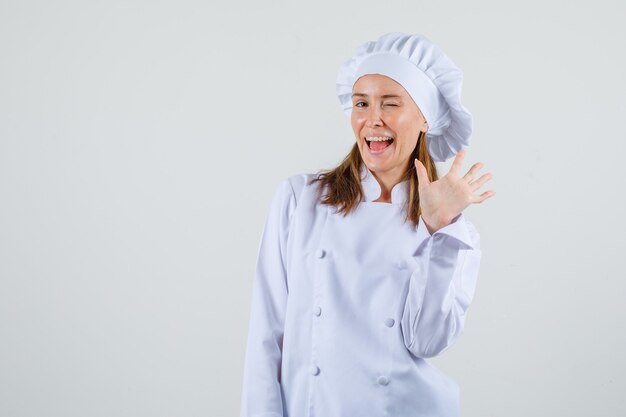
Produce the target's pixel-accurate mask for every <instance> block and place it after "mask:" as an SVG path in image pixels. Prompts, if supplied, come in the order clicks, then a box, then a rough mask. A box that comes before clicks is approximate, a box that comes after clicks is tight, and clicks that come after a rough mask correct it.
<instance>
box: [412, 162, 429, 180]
mask: <svg viewBox="0 0 626 417" xmlns="http://www.w3.org/2000/svg"><path fill="white" fill-rule="evenodd" d="M414 162H415V172H417V182H418V184H419V185H427V184H430V181H429V180H428V171H426V167H425V166H424V164H422V161H420V160H419V159H417V158H415V161H414Z"/></svg>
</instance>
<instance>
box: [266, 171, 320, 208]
mask: <svg viewBox="0 0 626 417" xmlns="http://www.w3.org/2000/svg"><path fill="white" fill-rule="evenodd" d="M316 176H317V175H316V174H311V173H300V174H295V175H290V176H288V177H286V178H284V179H282V180H281V181H280V182H279V184H278V186H277V187H276V189H275V191H274V198H273V203H272V206H273V208H274V209H278V208H282V209H283V210H287V211H292V210H293V209H295V207H296V206H297V205H299V203H300V202H302V201H305V200H308V199H310V197H311V196H315V195H316V193H317V187H318V184H317V183H314V182H313V179H315V177H316Z"/></svg>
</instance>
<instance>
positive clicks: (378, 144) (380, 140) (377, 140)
mask: <svg viewBox="0 0 626 417" xmlns="http://www.w3.org/2000/svg"><path fill="white" fill-rule="evenodd" d="M364 139H365V142H367V146H368V147H369V148H370V149H371V150H372V151H374V152H381V151H382V150H384V149H385V148H386V147H388V146H389V145H391V144H392V143H393V138H392V137H391V136H372V137H365V138H364Z"/></svg>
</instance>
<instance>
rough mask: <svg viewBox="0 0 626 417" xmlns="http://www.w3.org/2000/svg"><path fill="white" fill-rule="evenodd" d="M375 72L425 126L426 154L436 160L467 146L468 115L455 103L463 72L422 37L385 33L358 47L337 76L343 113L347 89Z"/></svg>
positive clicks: (349, 99) (470, 125)
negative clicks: (408, 101)
mask: <svg viewBox="0 0 626 417" xmlns="http://www.w3.org/2000/svg"><path fill="white" fill-rule="evenodd" d="M366 74H381V75H385V76H387V77H389V78H391V79H393V80H394V81H396V82H398V83H399V84H400V85H402V86H403V87H404V89H405V90H406V91H407V92H408V93H409V95H410V96H411V98H412V99H413V101H415V104H417V106H418V107H419V109H420V110H421V112H422V114H423V115H424V117H425V118H426V121H427V122H428V132H427V135H426V139H427V140H426V141H427V144H428V152H429V153H430V155H431V157H432V158H433V159H434V160H435V161H438V162H443V161H445V160H447V159H449V158H450V157H452V156H454V155H455V154H456V153H457V152H458V151H460V150H461V149H462V148H464V147H467V146H469V142H470V136H471V134H472V129H473V119H472V115H471V114H470V112H469V111H468V110H467V109H466V108H465V107H464V106H463V105H462V104H461V89H462V86H463V73H462V72H461V70H460V69H459V68H458V67H457V66H456V65H455V64H454V63H453V62H452V60H451V59H450V58H448V56H446V54H444V52H443V51H442V50H441V49H440V48H439V47H437V46H436V45H435V44H433V43H432V42H431V41H430V40H429V39H428V38H426V37H425V36H423V35H418V34H414V35H411V34H406V33H400V32H391V33H387V34H385V35H383V36H381V37H380V38H378V40H376V41H373V42H366V43H365V44H363V45H361V46H360V47H359V48H358V49H357V50H356V53H355V54H354V56H352V57H351V58H350V59H348V60H347V61H346V62H345V63H344V64H343V65H342V66H341V67H340V68H339V72H338V74H337V83H336V88H337V96H338V97H339V102H340V103H341V107H342V109H343V111H344V113H345V114H346V115H347V116H348V117H350V115H351V113H352V87H353V86H354V83H355V82H356V81H357V80H358V79H359V78H360V77H362V76H363V75H366Z"/></svg>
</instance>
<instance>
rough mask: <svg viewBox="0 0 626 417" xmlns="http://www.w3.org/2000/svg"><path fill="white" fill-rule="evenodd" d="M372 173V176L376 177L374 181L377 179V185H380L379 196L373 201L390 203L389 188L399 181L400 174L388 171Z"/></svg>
mask: <svg viewBox="0 0 626 417" xmlns="http://www.w3.org/2000/svg"><path fill="white" fill-rule="evenodd" d="M372 174H373V175H374V178H376V181H378V185H380V197H378V198H377V199H376V200H374V201H382V202H385V203H391V189H392V188H393V187H394V186H395V185H396V184H398V183H399V182H400V180H401V179H402V174H397V173H389V172H384V173H377V172H373V171H372Z"/></svg>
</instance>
